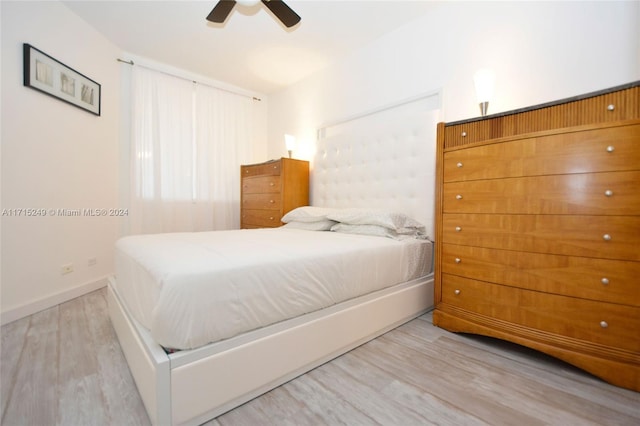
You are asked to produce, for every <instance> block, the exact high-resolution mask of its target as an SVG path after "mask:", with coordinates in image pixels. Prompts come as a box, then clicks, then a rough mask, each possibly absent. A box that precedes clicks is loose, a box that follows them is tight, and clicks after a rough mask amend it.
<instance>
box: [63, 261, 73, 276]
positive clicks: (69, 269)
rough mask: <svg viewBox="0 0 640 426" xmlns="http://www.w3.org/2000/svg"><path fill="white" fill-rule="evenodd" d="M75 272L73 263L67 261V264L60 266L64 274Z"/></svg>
mask: <svg viewBox="0 0 640 426" xmlns="http://www.w3.org/2000/svg"><path fill="white" fill-rule="evenodd" d="M72 272H73V263H67V264H66V265H62V266H61V267H60V273H61V274H62V275H66V274H70V273H72Z"/></svg>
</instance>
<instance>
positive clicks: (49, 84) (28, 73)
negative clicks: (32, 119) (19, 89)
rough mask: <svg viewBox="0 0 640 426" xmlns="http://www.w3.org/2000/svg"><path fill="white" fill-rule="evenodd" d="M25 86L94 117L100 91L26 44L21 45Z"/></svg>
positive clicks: (98, 106)
mask: <svg viewBox="0 0 640 426" xmlns="http://www.w3.org/2000/svg"><path fill="white" fill-rule="evenodd" d="M22 47H23V61H24V67H23V71H24V85H25V86H26V87H30V88H32V89H34V90H37V91H39V92H42V93H44V94H46V95H49V96H53V97H54V98H57V99H60V100H61V101H64V102H67V103H69V104H71V105H74V106H76V107H78V108H81V109H83V110H85V111H88V112H90V113H92V114H95V115H98V116H99V115H100V98H101V95H102V93H101V90H102V87H101V86H100V84H99V83H97V82H95V81H93V80H92V79H90V78H89V77H87V76H86V75H84V74H81V73H79V72H78V71H76V70H74V69H73V68H70V67H68V66H67V65H65V64H63V63H62V62H60V61H58V60H56V59H54V58H53V57H51V56H49V55H47V54H46V53H44V52H43V51H41V50H40V49H37V48H35V47H33V46H32V45H30V44H28V43H23V45H22Z"/></svg>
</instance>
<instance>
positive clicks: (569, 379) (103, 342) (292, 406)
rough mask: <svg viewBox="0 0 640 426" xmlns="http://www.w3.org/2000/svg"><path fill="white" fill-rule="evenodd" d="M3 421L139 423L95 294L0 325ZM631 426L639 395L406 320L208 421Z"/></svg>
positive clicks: (141, 413)
mask: <svg viewBox="0 0 640 426" xmlns="http://www.w3.org/2000/svg"><path fill="white" fill-rule="evenodd" d="M0 365H1V371H0V374H1V376H0V377H1V382H0V385H1V389H0V390H1V395H2V406H1V409H2V413H1V416H2V417H1V419H2V425H6V426H10V425H36V426H48V425H82V426H84V425H118V426H120V425H148V424H149V419H148V417H147V415H146V413H145V410H144V407H143V406H142V402H141V400H140V397H139V395H138V393H137V391H136V387H135V384H134V383H133V380H132V378H131V376H130V374H129V370H128V368H127V365H126V362H125V360H124V357H123V355H122V352H121V350H120V346H119V345H118V342H117V339H116V336H115V334H114V332H113V329H112V328H111V324H110V322H109V319H108V315H107V308H106V293H105V291H104V290H99V291H96V292H93V293H90V294H88V295H86V296H83V297H80V298H78V299H75V300H72V301H70V302H67V303H64V304H62V305H60V306H58V307H55V308H51V309H49V310H46V311H43V312H40V313H38V314H35V315H33V316H31V317H28V318H24V319H21V320H19V321H15V322H13V323H11V324H7V325H5V326H3V327H2V348H1V359H0ZM270 424H273V425H322V424H327V425H337V424H348V425H372V424H382V425H428V424H439V425H456V426H459V425H518V426H520V425H563V426H565V425H566V426H573V425H598V426H602V425H640V393H636V392H632V391H628V390H625V389H620V388H617V387H614V386H611V385H608V384H606V383H604V382H602V381H600V380H598V379H596V378H594V377H592V376H590V375H588V374H586V373H584V372H582V371H580V370H578V369H576V368H573V367H571V366H569V365H567V364H564V363H562V362H560V361H557V360H555V359H552V358H550V357H547V356H545V355H542V354H539V353H536V352H534V351H530V350H528V349H526V348H522V347H519V346H516V345H512V344H509V343H506V342H501V341H498V340H493V339H489V338H484V337H480V336H469V335H456V334H452V333H448V332H446V331H444V330H441V329H439V328H437V327H434V326H433V325H432V324H431V315H430V314H426V315H423V316H422V317H420V318H418V319H415V320H413V321H411V322H409V323H407V324H405V325H403V326H401V327H399V328H397V329H395V330H393V331H391V332H389V333H387V334H385V335H383V336H381V337H379V338H378V339H376V340H374V341H371V342H369V343H367V344H365V345H362V346H360V347H359V348H357V349H355V350H353V351H351V352H349V353H348V354H345V355H343V356H341V357H339V358H337V359H335V360H333V361H331V362H329V363H327V364H325V365H323V366H321V367H319V368H316V369H315V370H313V371H311V372H309V373H307V374H305V375H303V376H300V377H298V378H297V379H295V380H292V381H291V382H289V383H287V384H285V385H283V386H281V387H279V388H276V389H274V390H273V391H271V392H269V393H267V394H265V395H263V396H261V397H259V398H256V399H254V400H252V401H250V402H248V403H246V404H244V405H243V406H241V407H238V408H237V409H235V410H233V411H230V412H228V413H226V414H224V415H222V416H220V417H218V418H217V419H215V420H212V421H211V422H209V423H207V425H209V426H218V425H247V426H249V425H250V426H254V425H270Z"/></svg>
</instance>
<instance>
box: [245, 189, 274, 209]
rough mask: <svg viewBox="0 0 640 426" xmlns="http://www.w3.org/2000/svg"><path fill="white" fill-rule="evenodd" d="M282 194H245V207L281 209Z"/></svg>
mask: <svg viewBox="0 0 640 426" xmlns="http://www.w3.org/2000/svg"><path fill="white" fill-rule="evenodd" d="M280 206H281V202H280V194H277V193H276V194H243V196H242V208H243V209H260V210H264V209H268V210H279V209H280Z"/></svg>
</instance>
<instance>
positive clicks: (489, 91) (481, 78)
mask: <svg viewBox="0 0 640 426" xmlns="http://www.w3.org/2000/svg"><path fill="white" fill-rule="evenodd" d="M473 82H474V83H475V85H476V96H477V97H478V102H480V103H482V102H490V101H491V99H492V98H493V90H494V88H495V84H496V75H495V74H494V72H493V71H491V70H490V69H487V68H483V69H480V70H478V71H477V72H476V73H475V74H474V75H473Z"/></svg>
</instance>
